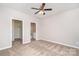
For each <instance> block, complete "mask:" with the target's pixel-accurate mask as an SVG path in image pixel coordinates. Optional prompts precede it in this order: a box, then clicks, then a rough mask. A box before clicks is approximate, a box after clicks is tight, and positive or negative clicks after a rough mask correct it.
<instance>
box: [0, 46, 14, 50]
mask: <svg viewBox="0 0 79 59" xmlns="http://www.w3.org/2000/svg"><path fill="white" fill-rule="evenodd" d="M11 47H12V46H7V47H3V48H0V50H4V49H8V48H11Z"/></svg>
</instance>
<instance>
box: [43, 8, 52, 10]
mask: <svg viewBox="0 0 79 59" xmlns="http://www.w3.org/2000/svg"><path fill="white" fill-rule="evenodd" d="M44 11H52V9H51V8H49V9H44Z"/></svg>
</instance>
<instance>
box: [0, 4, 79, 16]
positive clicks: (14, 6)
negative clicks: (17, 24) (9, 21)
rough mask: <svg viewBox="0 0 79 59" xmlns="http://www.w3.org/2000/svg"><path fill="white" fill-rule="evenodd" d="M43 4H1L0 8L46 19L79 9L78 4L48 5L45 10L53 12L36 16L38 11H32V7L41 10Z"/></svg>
mask: <svg viewBox="0 0 79 59" xmlns="http://www.w3.org/2000/svg"><path fill="white" fill-rule="evenodd" d="M40 5H41V3H0V6H5V7H9V8H12V9H16V10H18V11H21V12H24V13H26V14H29V15H33V16H35V17H37V18H44V17H48V16H51V15H53V14H56V13H59V12H62V11H66V10H71V9H74V8H79V4H78V3H46V6H45V8H52V9H53V10H52V11H47V12H46V15H40V14H36V15H35V14H34V13H35V12H36V11H37V10H32V9H31V7H36V8H39V7H40Z"/></svg>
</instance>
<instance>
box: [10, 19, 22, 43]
mask: <svg viewBox="0 0 79 59" xmlns="http://www.w3.org/2000/svg"><path fill="white" fill-rule="evenodd" d="M22 23H23V22H22V21H20V20H12V42H13V44H14V43H15V42H18V43H21V44H22V34H23V33H22V28H23V27H22Z"/></svg>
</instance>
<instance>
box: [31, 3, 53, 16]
mask: <svg viewBox="0 0 79 59" xmlns="http://www.w3.org/2000/svg"><path fill="white" fill-rule="evenodd" d="M45 5H46V4H45V3H42V5H41V6H40V8H34V7H33V8H31V9H35V10H38V11H37V12H35V14H37V13H39V14H42V15H45V11H52V8H47V9H45V8H44V7H45Z"/></svg>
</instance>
